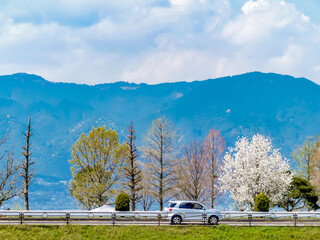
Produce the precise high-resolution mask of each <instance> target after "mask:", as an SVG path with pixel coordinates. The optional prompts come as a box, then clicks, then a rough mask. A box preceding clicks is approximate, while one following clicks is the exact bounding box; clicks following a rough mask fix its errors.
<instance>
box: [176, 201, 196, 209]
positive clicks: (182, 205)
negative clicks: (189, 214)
mask: <svg viewBox="0 0 320 240" xmlns="http://www.w3.org/2000/svg"><path fill="white" fill-rule="evenodd" d="M179 208H184V209H193V203H188V202H182V203H180V206H179Z"/></svg>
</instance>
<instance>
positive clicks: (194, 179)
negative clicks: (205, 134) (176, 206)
mask: <svg viewBox="0 0 320 240" xmlns="http://www.w3.org/2000/svg"><path fill="white" fill-rule="evenodd" d="M207 170H208V168H207V164H206V159H205V152H204V151H203V149H202V148H201V146H200V144H199V142H197V141H193V142H191V143H190V144H189V145H187V146H184V147H183V149H182V159H181V161H180V162H179V164H177V168H176V174H175V175H176V193H177V197H178V198H182V199H190V200H193V201H202V202H203V201H205V200H206V198H207V195H208V191H207V190H208V188H207V185H208V174H207Z"/></svg>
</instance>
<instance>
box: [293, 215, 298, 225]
mask: <svg viewBox="0 0 320 240" xmlns="http://www.w3.org/2000/svg"><path fill="white" fill-rule="evenodd" d="M297 219H298V215H297V214H296V213H294V214H293V221H294V227H296V226H297Z"/></svg>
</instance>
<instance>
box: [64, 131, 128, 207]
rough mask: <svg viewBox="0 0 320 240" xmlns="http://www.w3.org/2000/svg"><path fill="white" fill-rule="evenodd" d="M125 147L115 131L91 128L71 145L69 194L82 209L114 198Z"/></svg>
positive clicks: (125, 151)
mask: <svg viewBox="0 0 320 240" xmlns="http://www.w3.org/2000/svg"><path fill="white" fill-rule="evenodd" d="M127 153H128V149H127V145H126V144H120V141H119V138H118V134H117V132H116V131H114V130H111V129H109V130H106V128H105V127H104V126H103V127H97V128H93V127H92V129H91V131H90V132H89V133H88V134H84V133H82V135H81V137H80V138H79V139H78V140H77V142H76V143H75V144H74V145H73V146H72V154H71V160H70V161H69V162H70V163H71V172H72V177H73V180H72V181H71V184H70V187H69V191H70V194H71V195H72V196H73V197H74V198H75V199H76V200H78V201H79V202H80V204H81V205H82V207H84V208H87V209H89V210H91V209H92V208H94V207H101V206H102V205H104V204H106V203H107V202H108V201H110V200H111V199H114V197H115V194H116V191H115V188H116V187H117V186H118V184H119V178H120V177H121V176H122V172H123V162H124V159H125V158H126V156H127Z"/></svg>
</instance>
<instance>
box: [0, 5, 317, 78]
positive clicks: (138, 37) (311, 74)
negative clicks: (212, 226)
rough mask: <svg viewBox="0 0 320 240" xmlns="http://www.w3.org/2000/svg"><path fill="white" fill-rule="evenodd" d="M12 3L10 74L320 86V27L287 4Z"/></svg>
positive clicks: (0, 29)
mask: <svg viewBox="0 0 320 240" xmlns="http://www.w3.org/2000/svg"><path fill="white" fill-rule="evenodd" d="M231 3H232V0H230V1H229V0H162V1H156V0H135V1H134V0H118V1H111V0H90V1H89V0H77V1H76V0H57V1H54V2H53V1H48V0H30V1H22V0H11V1H8V0H7V1H5V2H4V3H3V4H2V5H1V6H0V51H1V53H2V54H1V55H0V63H1V64H0V74H11V73H14V72H29V73H35V74H39V75H42V76H43V77H45V78H47V79H48V80H51V81H71V82H78V83H89V84H93V83H102V82H113V81H119V80H124V81H134V82H147V83H158V82H167V81H192V80H196V79H197V80H200V79H206V78H214V77H221V76H225V75H233V74H239V73H243V72H248V71H255V70H259V71H271V72H278V73H284V74H291V75H294V76H304V77H308V78H311V79H312V80H314V81H316V82H320V70H319V66H320V62H319V60H318V56H317V52H319V50H320V49H319V46H320V44H319V41H320V30H319V26H317V25H316V24H315V23H312V22H311V20H310V19H309V17H307V16H306V15H305V14H303V13H302V12H300V11H299V10H298V9H296V7H295V5H294V4H292V3H288V2H286V1H283V0H257V1H253V0H249V1H246V2H244V4H243V5H242V7H241V11H239V12H237V14H236V15H232V13H233V12H232V10H231Z"/></svg>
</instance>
